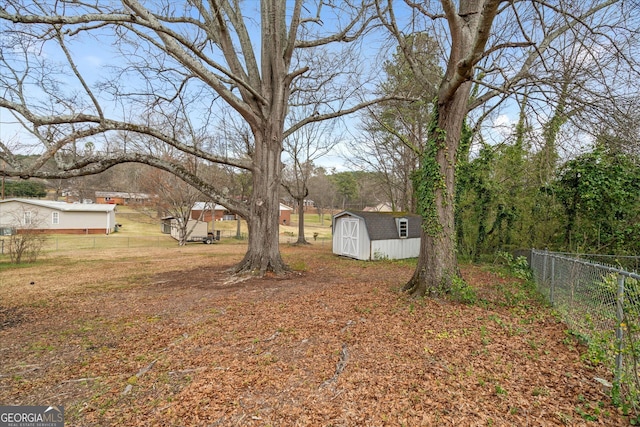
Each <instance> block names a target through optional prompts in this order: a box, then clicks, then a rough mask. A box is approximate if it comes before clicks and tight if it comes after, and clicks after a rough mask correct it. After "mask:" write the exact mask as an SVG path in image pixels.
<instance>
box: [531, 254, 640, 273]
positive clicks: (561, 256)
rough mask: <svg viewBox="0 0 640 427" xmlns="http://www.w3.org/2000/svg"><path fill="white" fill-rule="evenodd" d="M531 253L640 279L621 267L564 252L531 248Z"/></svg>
mask: <svg viewBox="0 0 640 427" xmlns="http://www.w3.org/2000/svg"><path fill="white" fill-rule="evenodd" d="M531 253H532V254H534V255H542V256H548V257H551V258H556V259H561V260H564V261H570V262H575V263H577V264H582V265H588V266H590V267H595V268H599V269H602V270H606V271H610V272H612V273H618V274H620V275H622V276H627V277H630V278H632V279H635V280H640V274H637V273H632V272H630V271H627V270H623V269H621V268H616V267H611V266H610V265H605V264H599V263H596V262H590V261H586V260H583V259H580V258H575V257H571V256H567V255H568V254H566V253H561V252H549V251H539V250H537V249H532V250H531Z"/></svg>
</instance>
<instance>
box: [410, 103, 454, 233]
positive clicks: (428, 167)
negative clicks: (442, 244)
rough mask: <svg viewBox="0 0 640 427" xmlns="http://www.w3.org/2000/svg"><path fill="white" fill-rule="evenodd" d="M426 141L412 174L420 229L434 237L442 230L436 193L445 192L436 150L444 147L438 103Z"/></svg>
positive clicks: (444, 133)
mask: <svg viewBox="0 0 640 427" xmlns="http://www.w3.org/2000/svg"><path fill="white" fill-rule="evenodd" d="M427 132H428V133H427V135H428V140H427V144H426V146H425V149H424V151H423V152H422V155H421V158H420V165H419V167H418V169H417V170H416V171H415V173H414V174H413V184H414V188H415V193H416V199H417V207H418V213H419V214H420V215H421V216H422V228H423V229H424V231H425V233H427V235H429V236H432V237H436V236H438V235H439V234H440V233H441V232H442V230H443V228H442V224H441V223H440V221H439V218H438V211H437V208H436V192H437V191H438V189H440V190H442V191H446V190H447V189H446V184H445V177H444V174H443V173H442V172H441V171H440V165H439V164H438V160H437V157H436V156H437V153H438V150H440V149H443V148H444V147H445V139H446V132H445V130H444V129H440V128H439V127H438V103H437V102H434V107H433V113H432V114H431V121H430V122H429V127H428V130H427Z"/></svg>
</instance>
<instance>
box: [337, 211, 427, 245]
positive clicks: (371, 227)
mask: <svg viewBox="0 0 640 427" xmlns="http://www.w3.org/2000/svg"><path fill="white" fill-rule="evenodd" d="M341 216H355V217H358V218H362V220H364V223H365V225H366V227H367V232H368V233H369V239H371V240H390V239H399V238H400V237H399V235H398V227H397V224H396V218H406V219H407V220H408V222H409V227H408V236H407V237H408V238H410V239H411V238H419V237H420V227H421V224H422V217H421V216H420V215H415V214H408V213H405V212H365V211H344V212H340V213H339V214H336V215H335V217H334V218H335V219H337V218H339V217H341Z"/></svg>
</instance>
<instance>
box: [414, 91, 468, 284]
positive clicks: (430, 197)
mask: <svg viewBox="0 0 640 427" xmlns="http://www.w3.org/2000/svg"><path fill="white" fill-rule="evenodd" d="M470 88H471V83H470V82H466V83H463V84H462V85H461V86H460V88H459V89H458V91H457V92H456V93H455V95H454V96H453V97H452V98H450V100H449V101H448V102H446V103H444V104H440V103H439V104H438V105H437V112H436V114H437V122H436V123H437V125H436V126H435V127H433V129H431V130H430V133H431V135H430V136H429V144H430V145H431V147H432V149H429V148H428V149H427V150H425V153H424V157H423V159H422V163H423V164H422V165H421V169H420V171H421V176H420V178H419V179H420V181H421V183H422V184H421V185H420V184H419V185H417V187H421V188H422V191H420V189H419V190H418V191H419V193H421V194H419V196H418V198H419V199H421V201H419V204H422V206H421V208H420V210H421V213H422V216H423V225H422V233H421V241H420V255H419V257H418V264H417V267H416V270H415V272H414V273H413V277H412V278H411V280H410V281H409V282H408V283H407V284H406V285H405V288H404V289H405V290H406V291H408V292H410V293H411V294H412V295H414V296H425V295H435V294H440V293H443V292H447V291H448V290H450V289H451V285H452V283H453V280H454V278H455V277H457V276H458V275H459V273H458V261H457V256H456V231H455V165H456V153H457V151H458V146H459V145H460V135H461V132H462V125H463V122H464V118H465V114H466V106H467V101H468V99H469V92H470Z"/></svg>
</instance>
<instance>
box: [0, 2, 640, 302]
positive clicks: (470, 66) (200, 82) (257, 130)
mask: <svg viewBox="0 0 640 427" xmlns="http://www.w3.org/2000/svg"><path fill="white" fill-rule="evenodd" d="M0 4H1V6H0V20H2V22H3V23H4V24H5V28H4V37H3V38H2V40H1V43H2V52H3V55H2V57H1V58H0V60H1V61H2V66H3V68H2V69H3V73H2V74H1V75H0V77H1V79H2V81H1V87H2V98H0V108H2V109H3V110H5V111H6V112H7V114H8V115H9V117H11V120H12V121H13V125H16V124H17V125H21V126H22V127H23V130H24V131H23V132H22V133H21V134H20V136H21V137H25V136H26V137H27V139H26V140H23V139H21V137H16V138H15V139H12V138H10V139H3V140H2V141H0V156H1V159H2V161H3V169H2V174H3V175H6V176H9V177H38V178H45V179H68V178H75V177H79V176H86V175H92V174H96V173H100V172H103V171H106V170H109V169H110V168H112V167H114V166H115V165H118V164H121V163H141V164H146V165H149V166H152V167H155V168H157V169H161V170H164V171H166V172H168V173H171V174H173V175H175V176H177V177H179V178H180V179H182V180H183V181H185V182H187V183H188V184H190V185H191V186H193V187H195V188H197V189H198V191H200V192H202V193H203V194H204V195H206V196H207V197H208V198H210V199H211V200H215V201H216V202H218V203H220V204H222V205H224V206H226V207H227V208H228V209H229V210H231V211H232V212H234V213H237V214H239V215H241V216H243V217H244V218H246V219H247V222H248V225H249V244H248V250H247V254H246V256H245V258H244V260H243V261H242V262H241V263H240V264H239V265H238V266H237V271H238V272H254V273H255V272H258V273H264V272H266V271H274V272H277V273H279V272H283V271H285V270H286V266H285V264H284V262H283V261H282V259H281V257H280V253H279V249H278V235H277V229H278V227H277V217H278V215H277V212H278V202H279V196H280V189H281V188H282V186H283V184H284V187H285V188H287V191H288V192H289V194H290V195H291V196H292V197H293V198H294V199H296V200H298V201H300V200H302V197H305V196H304V195H305V194H306V193H307V191H308V190H309V188H308V184H309V182H310V181H309V179H310V177H311V175H310V174H309V171H310V169H311V168H310V165H311V164H312V163H313V162H314V161H315V159H317V158H318V157H317V156H319V155H321V154H322V152H324V151H325V150H327V149H328V148H329V147H331V146H332V144H334V142H331V141H329V142H319V141H327V140H329V139H330V138H329V136H328V135H332V136H334V135H339V134H340V133H341V132H343V131H345V129H346V131H350V132H351V133H352V134H353V133H354V130H353V126H352V123H349V124H345V123H344V122H343V124H342V125H339V124H336V123H339V120H340V119H341V118H344V117H346V116H347V115H349V114H353V113H356V112H366V113H367V114H368V120H369V123H368V125H367V126H366V128H365V130H366V132H363V134H364V133H368V136H367V137H365V140H364V141H360V142H365V144H359V145H358V148H356V149H355V150H352V153H353V152H355V153H360V154H362V153H364V152H365V151H368V152H369V153H371V155H372V156H373V155H375V156H378V158H379V159H380V160H385V161H382V162H381V161H377V160H375V161H372V162H371V163H373V164H375V165H377V166H378V167H381V165H383V164H384V165H386V166H385V169H384V170H376V171H375V172H376V173H378V174H380V175H381V176H387V177H388V178H392V177H393V180H391V179H386V180H382V181H380V182H382V183H386V185H387V189H388V191H390V192H393V193H394V194H396V195H398V196H400V195H402V197H398V198H395V200H394V204H397V205H398V206H400V205H403V208H404V206H407V208H406V209H413V208H415V210H416V212H418V213H419V214H421V215H422V217H423V224H424V225H423V232H422V239H421V242H422V243H421V250H420V257H419V259H418V266H417V268H416V270H415V273H414V276H413V278H412V279H411V281H410V282H409V283H408V284H407V286H406V290H407V291H409V292H411V293H413V294H414V295H425V294H430V293H438V292H442V291H447V290H448V289H449V288H450V287H451V284H452V283H453V281H454V280H456V279H458V277H457V275H458V269H457V257H458V254H459V253H467V254H469V255H470V256H476V254H479V253H482V252H483V251H486V250H490V249H491V247H493V246H500V245H513V244H515V241H516V238H517V237H518V236H524V235H525V234H526V233H528V235H529V236H534V237H535V239H534V240H535V241H532V243H537V242H538V241H543V240H544V237H545V236H547V237H548V238H549V239H550V240H549V242H548V244H555V243H556V242H558V244H564V245H566V246H567V247H576V248H577V247H579V246H580V245H586V244H587V242H595V243H596V246H598V248H601V249H603V250H604V249H605V248H606V247H607V245H609V246H611V245H613V246H615V245H614V244H613V243H611V242H612V241H611V240H610V236H611V235H613V234H616V233H617V234H619V231H618V229H616V231H613V226H614V225H615V224H613V223H611V222H610V223H608V224H604V223H602V222H598V223H596V222H597V221H595V220H594V218H596V216H595V215H596V214H595V213H594V212H591V211H589V212H590V214H589V215H586V214H583V213H582V211H581V209H583V208H584V209H587V208H588V207H591V208H595V206H596V204H597V201H595V200H594V199H593V198H592V197H591V196H588V197H587V196H585V197H583V196H584V195H586V194H588V193H586V192H585V191H583V190H585V189H586V188H588V185H587V184H586V182H585V181H584V180H583V179H582V176H583V174H587V172H590V171H591V170H592V169H589V168H587V167H585V169H584V170H582V169H580V171H579V174H580V175H579V176H578V175H577V174H578V172H576V168H579V165H578V164H576V165H575V166H572V165H573V164H567V168H568V170H567V172H566V174H563V172H562V171H561V170H560V169H559V167H560V165H561V164H564V162H565V161H566V160H567V159H569V158H571V156H568V155H566V153H564V152H563V151H562V149H565V148H566V147H567V146H566V144H565V143H564V142H565V141H568V140H571V138H570V135H567V132H573V134H574V135H576V136H578V135H587V137H585V138H579V139H577V138H574V141H577V140H580V141H581V144H582V145H583V147H582V149H583V152H592V154H593V155H595V156H596V157H597V156H600V157H598V158H599V159H600V160H597V161H595V162H596V163H597V164H599V163H598V162H603V161H605V160H604V159H605V157H606V156H613V153H614V151H612V150H610V149H609V148H607V149H602V150H601V151H596V149H595V148H592V149H586V150H585V149H584V148H585V146H586V144H585V143H584V142H582V141H583V140H589V139H591V140H597V138H599V137H606V138H610V139H612V140H616V141H621V142H622V145H623V146H624V147H626V146H627V144H628V143H629V141H636V142H637V129H638V127H637V111H638V110H639V109H638V108H637V107H638V103H639V102H638V81H640V79H638V77H639V76H638V74H639V73H638V70H639V69H640V67H638V64H637V58H638V57H640V56H639V55H638V53H639V51H638V50H639V47H638V46H639V44H638V40H639V38H640V34H639V31H640V30H639V28H640V25H639V19H640V12H639V8H638V7H637V2H635V1H623V0H579V1H570V2H565V1H559V2H554V3H553V4H549V3H548V2H543V1H538V0H528V1H523V2H509V1H503V0H461V1H458V2H453V1H451V0H440V1H435V0H434V1H426V2H420V3H417V2H394V1H383V0H371V1H357V2H351V1H342V2H325V1H311V0H309V1H304V0H296V1H291V2H283V1H280V0H262V1H260V2H238V1H230V0H211V1H207V2H202V1H197V0H196V1H190V2H188V3H185V4H175V2H169V1H166V2H165V1H162V0H159V1H157V2H146V3H144V4H143V3H141V2H139V1H137V0H122V1H121V2H100V1H98V2H94V3H91V4H88V3H78V2H74V1H64V0H63V1H60V2H55V3H51V2H39V1H20V0H6V1H3V2H2V3H0ZM83 41H84V42H85V44H83V43H82V42H83ZM87 41H90V43H91V45H92V46H93V45H94V44H95V43H96V42H97V41H100V42H101V43H102V46H103V47H104V51H103V52H104V53H105V54H108V58H106V60H107V61H108V62H109V66H108V67H102V68H100V69H96V68H91V67H90V65H89V64H88V63H87V62H86V61H84V58H85V56H83V55H86V52H83V50H82V48H83V47H84V46H87V45H86V42H87ZM371 46H376V47H390V48H391V49H392V51H391V52H392V54H391V55H390V56H389V55H386V54H385V52H386V51H385V50H384V49H381V50H379V51H378V50H376V49H373V48H372V47H371ZM41 52H45V53H46V54H45V55H41V54H40V53H41ZM94 52H95V49H94ZM379 58H384V60H383V63H384V66H383V67H377V66H376V64H378V63H379V62H380V61H378V59H379ZM385 61H386V62H385ZM92 64H93V63H92ZM514 109H515V110H516V111H519V112H520V120H519V121H518V125H517V129H516V131H515V132H514V133H513V135H515V136H514V138H515V139H514V141H511V142H505V141H496V140H495V138H493V140H491V139H492V138H491V134H492V132H491V131H490V129H491V128H492V127H493V126H492V125H493V124H494V123H496V119H497V117H498V116H500V115H504V114H506V112H508V111H513V110H514ZM327 123H330V125H327V126H325V127H323V125H326V124H327ZM631 124H633V125H631ZM305 132H306V134H305ZM358 132H359V131H358ZM634 138H635V139H634ZM398 141H399V142H400V144H395V142H398ZM373 142H375V144H372V143H373ZM336 143H337V142H336ZM367 143H368V144H367ZM603 146H607V144H604V145H603ZM285 147H288V148H289V156H290V157H289V158H287V159H286V160H285V162H287V161H288V162H289V164H288V165H289V166H290V168H291V169H292V170H293V171H294V173H293V175H288V172H287V169H286V168H283V167H284V165H285V164H284V163H283V157H282V152H283V150H284V149H285ZM362 147H371V148H362ZM607 147H608V146H607ZM24 151H27V152H29V153H31V152H37V154H38V159H37V160H36V161H35V162H30V163H25V162H23V161H21V159H20V158H19V157H18V156H17V154H20V153H21V152H24ZM618 152H619V153H627V152H628V151H625V150H619V151H618ZM518 153H520V154H518ZM372 156H360V157H362V158H368V159H369V160H371V159H372V158H373V157H372ZM602 156H605V157H602ZM354 158H355V156H354ZM390 158H392V159H393V160H394V161H395V162H396V164H394V165H389V163H388V162H386V161H387V160H389V159H390ZM511 160H513V161H514V162H515V163H513V165H511V166H510V165H509V162H510V161H511ZM582 160H584V161H587V159H581V158H576V161H578V162H580V161H582ZM607 161H608V160H607ZM50 162H54V163H55V165H56V167H55V168H54V169H48V168H46V167H45V165H47V164H48V163H50ZM518 162H521V163H518ZM531 162H533V163H534V164H535V167H534V166H532V165H531ZM616 162H618V160H616V161H613V160H612V162H611V163H612V168H613V169H615V166H613V165H615V164H617V163H616ZM212 165H216V166H217V167H216V168H212V167H210V166H212ZM530 167H531V168H530ZM501 168H502V169H501ZM212 171H214V172H216V173H217V172H219V171H226V172H232V173H227V176H232V177H234V179H233V180H232V181H225V180H224V179H216V178H217V176H211V175H209V174H210V173H211V172H212ZM572 171H573V172H572ZM401 173H402V174H405V175H404V176H399V174H401ZM528 173H533V174H535V175H536V179H533V177H532V176H529V175H527V174H528ZM571 173H573V177H574V178H571V176H572V175H571ZM517 174H520V175H519V177H520V178H519V179H520V180H521V181H522V182H520V183H519V184H518V183H517V181H518V179H517V178H516V177H515V176H514V175H517ZM396 175H398V176H396ZM576 177H577V178H576ZM409 178H410V179H409ZM507 178H508V179H507ZM336 180H337V181H339V182H336V184H337V185H338V186H340V188H342V190H341V191H343V197H344V200H345V201H346V200H347V198H348V197H349V196H350V195H349V193H348V189H349V177H348V176H346V175H345V176H341V175H338V176H336ZM589 182H591V181H589ZM409 183H411V185H409ZM534 183H535V184H534ZM525 184H526V185H525ZM609 184H611V185H613V183H612V182H611V183H609ZM458 186H459V188H458ZM520 188H523V190H522V191H520ZM577 190H579V191H577ZM239 193H241V194H242V197H238V194H239ZM390 194H391V193H390ZM621 197H622V196H621ZM545 198H547V199H552V202H553V203H552V202H551V201H549V200H547V199H545ZM600 203H605V201H603V200H601V201H600ZM598 206H600V205H598ZM456 207H457V209H456ZM552 208H553V209H555V211H554V210H552ZM536 210H537V211H539V212H541V213H542V215H548V216H549V217H550V219H549V221H548V222H547V224H548V225H549V226H548V227H542V226H540V227H538V226H537V225H538V224H539V223H541V222H542V221H539V220H537V219H533V218H534V216H533V215H529V212H533V211H536ZM561 211H562V212H564V213H565V215H566V218H567V220H566V221H565V220H563V219H562V218H561V217H560V216H557V215H555V216H554V214H555V213H557V212H561ZM474 212H475V213H474ZM607 214H608V215H610V216H609V217H607V218H611V221H614V220H616V219H618V218H620V217H624V216H625V215H626V213H623V212H622V211H619V210H617V211H616V212H615V213H611V212H608V213H607ZM533 222H535V223H536V224H535V225H536V227H533V228H532V227H531V223H533ZM474 224H475V225H474ZM456 225H459V226H457V227H456ZM552 225H554V227H552ZM585 227H586V228H589V230H591V231H589V233H588V234H585V231H583V230H582V229H583V228H585ZM579 229H580V231H578V230H579ZM557 230H559V231H557ZM629 233H632V231H630V232H629ZM559 235H560V236H563V237H562V238H558V236H559ZM630 235H631V234H629V236H630ZM594 236H595V237H594ZM625 236H626V235H625ZM594 239H595V240H594ZM589 244H591V243H589Z"/></svg>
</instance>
